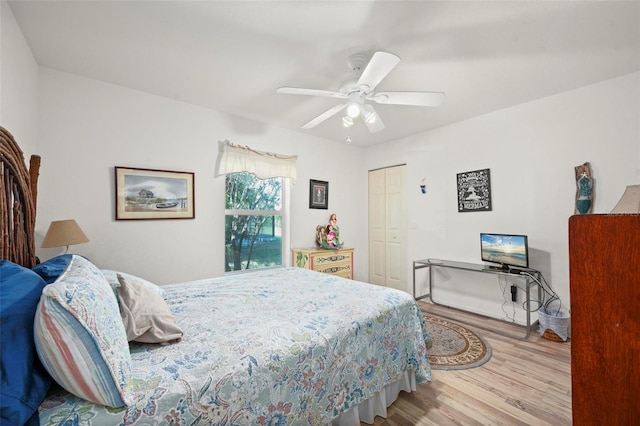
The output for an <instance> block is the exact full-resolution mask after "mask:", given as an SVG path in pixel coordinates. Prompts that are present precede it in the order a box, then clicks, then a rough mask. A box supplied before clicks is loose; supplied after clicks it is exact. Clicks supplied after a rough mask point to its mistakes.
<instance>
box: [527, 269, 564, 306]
mask: <svg viewBox="0 0 640 426" xmlns="http://www.w3.org/2000/svg"><path fill="white" fill-rule="evenodd" d="M536 272H537V275H539V276H540V279H538V277H537V276H536V275H534V274H531V273H529V272H527V271H522V272H520V275H526V276H528V277H529V278H531V279H532V280H534V281H535V282H536V283H537V284H538V286H539V287H540V288H541V289H542V292H543V293H544V295H543V298H542V301H540V300H537V302H538V307H537V308H536V309H533V310H531V307H529V309H530V312H537V311H539V310H540V308H542V307H544V309H545V311H548V310H549V309H550V308H549V307H550V306H551V304H552V303H554V302H556V301H557V302H558V309H557V310H556V312H555V315H557V314H558V313H559V312H560V310H561V309H562V300H560V297H559V296H558V294H557V293H556V292H555V291H554V290H553V289H552V288H551V286H550V285H549V283H548V282H547V280H546V279H545V278H544V275H542V272H540V271H536ZM523 309H526V308H524V306H523Z"/></svg>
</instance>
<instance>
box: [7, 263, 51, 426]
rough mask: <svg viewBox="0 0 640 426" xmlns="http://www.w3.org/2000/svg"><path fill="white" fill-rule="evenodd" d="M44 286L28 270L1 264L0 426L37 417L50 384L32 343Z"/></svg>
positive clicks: (49, 379)
mask: <svg viewBox="0 0 640 426" xmlns="http://www.w3.org/2000/svg"><path fill="white" fill-rule="evenodd" d="M45 285H46V283H45V282H44V280H43V279H42V278H41V277H40V276H39V275H38V274H36V273H35V272H33V271H31V270H30V269H27V268H23V267H22V266H19V265H16V264H15V263H12V262H9V261H6V260H2V261H0V313H1V319H0V321H1V323H2V327H0V341H1V342H2V356H1V359H0V361H1V362H2V365H1V366H0V376H1V377H0V382H1V386H0V388H1V389H0V406H1V409H0V424H7V425H22V424H25V423H26V422H27V421H28V420H29V419H30V418H31V417H32V416H34V414H35V415H37V410H38V406H39V405H40V403H41V402H42V401H43V400H44V398H45V396H46V394H47V391H48V390H49V386H50V385H51V382H52V379H51V376H50V375H49V374H48V373H47V371H46V370H45V369H44V367H43V366H42V363H41V362H40V359H39V358H38V354H37V352H36V346H35V343H34V340H33V323H34V317H35V314H36V308H37V306H38V302H39V301H40V295H41V294H42V289H43V288H44V287H45ZM32 420H33V419H32Z"/></svg>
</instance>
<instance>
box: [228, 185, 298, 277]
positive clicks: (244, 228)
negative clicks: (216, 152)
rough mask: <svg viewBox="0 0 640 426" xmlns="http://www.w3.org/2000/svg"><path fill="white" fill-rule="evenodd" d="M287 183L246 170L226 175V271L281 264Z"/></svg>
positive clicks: (284, 233)
mask: <svg viewBox="0 0 640 426" xmlns="http://www.w3.org/2000/svg"><path fill="white" fill-rule="evenodd" d="M287 185H288V183H286V180H285V179H282V178H271V179H259V178H257V177H256V176H255V175H253V174H251V173H247V172H241V173H229V174H227V175H226V203H225V271H226V272H229V271H240V270H246V269H258V268H268V267H274V266H282V265H283V253H284V247H285V241H284V240H285V238H283V237H285V236H286V232H283V230H284V229H287V227H286V226H285V224H286V216H285V214H284V211H285V208H283V206H284V205H285V204H286V203H285V197H284V195H285V192H286V189H287V187H288V186H287Z"/></svg>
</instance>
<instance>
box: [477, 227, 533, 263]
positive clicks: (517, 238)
mask: <svg viewBox="0 0 640 426" xmlns="http://www.w3.org/2000/svg"><path fill="white" fill-rule="evenodd" d="M480 252H481V256H482V260H483V261H485V262H491V263H497V264H499V265H500V266H498V268H500V269H505V270H510V269H514V268H528V267H529V244H528V241H527V236H526V235H511V234H486V233H481V234H480Z"/></svg>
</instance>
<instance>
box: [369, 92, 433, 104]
mask: <svg viewBox="0 0 640 426" xmlns="http://www.w3.org/2000/svg"><path fill="white" fill-rule="evenodd" d="M444 96H445V95H444V93H443V92H377V93H374V94H373V95H372V96H368V97H367V99H370V100H372V101H374V102H377V103H379V104H391V105H414V106H440V105H442V103H443V102H444Z"/></svg>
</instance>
